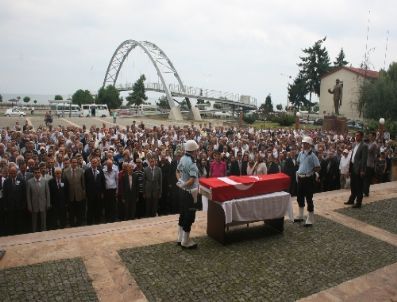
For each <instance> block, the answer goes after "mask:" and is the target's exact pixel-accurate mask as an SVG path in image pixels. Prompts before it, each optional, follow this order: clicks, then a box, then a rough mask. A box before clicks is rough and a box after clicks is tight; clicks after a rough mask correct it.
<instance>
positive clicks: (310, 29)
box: [0, 0, 397, 104]
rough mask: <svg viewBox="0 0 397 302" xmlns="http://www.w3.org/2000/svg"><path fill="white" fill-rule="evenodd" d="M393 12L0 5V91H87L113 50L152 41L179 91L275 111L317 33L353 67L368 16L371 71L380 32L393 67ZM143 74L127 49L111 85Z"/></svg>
mask: <svg viewBox="0 0 397 302" xmlns="http://www.w3.org/2000/svg"><path fill="white" fill-rule="evenodd" d="M368 11H370V14H368ZM396 11H397V2H396V1H393V0H390V1H367V0H364V1H363V0H352V1H340V0H333V1H318V0H317V1H308V0H307V1H304V0H300V1H292V0H290V1H280V0H278V1H275V0H274V1H272V0H269V1H265V0H262V1H260V0H257V1H251V0H244V1H243V0H241V1H240V0H200V1H190V0H175V1H174V0H172V1H171V0H170V1H151V0H142V1H137V0H112V1H100V0H96V1H89V0H85V1H81V0H79V1H76V0H67V1H63V0H52V1H49V0H34V1H33V0H0V39H1V40H0V41H1V42H0V94H5V93H32V94H55V93H57V94H58V93H59V94H63V95H70V94H72V93H73V92H74V91H76V90H77V89H80V88H82V89H89V90H91V91H92V92H94V93H95V92H96V91H97V90H98V88H99V87H100V86H101V85H102V81H103V78H104V76H105V71H106V68H107V66H108V64H109V60H110V58H111V56H112V54H113V52H114V51H115V49H116V48H117V46H118V45H119V44H121V43H122V42H123V41H124V40H127V39H133V40H137V41H142V40H147V41H151V42H153V43H155V44H157V45H158V46H159V47H160V48H161V49H162V50H163V51H164V52H165V53H166V54H167V55H168V57H169V58H170V59H171V61H172V62H173V64H174V66H175V67H176V69H177V71H178V73H179V74H180V76H181V78H182V81H183V82H184V84H186V85H189V86H196V87H203V88H210V89H217V90H222V91H231V92H236V93H240V94H248V95H251V96H254V97H256V98H258V100H259V101H260V102H263V101H264V98H265V97H266V95H267V94H269V93H271V95H272V99H273V104H278V103H282V104H285V103H286V98H287V83H288V81H290V82H292V80H290V79H289V76H292V77H294V76H296V74H297V72H298V68H297V66H296V63H297V62H298V61H299V56H300V55H302V49H303V48H306V47H309V46H311V45H313V44H314V42H315V41H317V40H319V39H321V38H323V37H324V36H327V40H326V42H325V46H326V48H327V49H328V52H329V55H330V58H331V60H332V61H333V60H334V58H335V57H336V55H337V54H338V52H339V50H340V49H341V47H343V49H344V51H345V53H346V59H347V60H348V61H349V62H350V63H351V64H352V65H353V66H356V67H358V66H359V65H360V63H361V62H362V60H363V57H364V52H365V45H366V36H367V25H368V17H369V18H370V30H369V38H368V49H369V50H370V51H369V58H370V63H371V64H372V65H371V67H372V68H373V69H375V70H379V69H380V68H383V66H384V60H385V48H386V37H387V34H386V32H387V31H389V36H388V37H389V42H388V51H387V56H386V67H387V66H388V65H389V64H390V63H391V62H393V61H397V58H396V55H397V41H396V33H397V22H396V21H395V14H396ZM393 20H394V21H393ZM153 70H154V68H153V66H152V65H151V64H150V61H148V59H147V58H146V57H145V56H144V55H143V53H139V51H136V52H135V53H134V52H132V53H131V54H130V56H129V58H128V63H126V66H125V67H123V70H122V74H121V76H120V82H122V83H124V82H126V81H131V82H133V81H136V79H137V77H138V76H139V74H140V73H145V74H147V75H148V78H149V79H148V81H151V82H153V81H154V82H157V81H158V79H157V77H156V76H155V72H154V71H153ZM175 82H176V81H175Z"/></svg>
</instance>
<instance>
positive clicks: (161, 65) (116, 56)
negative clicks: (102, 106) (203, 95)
mask: <svg viewBox="0 0 397 302" xmlns="http://www.w3.org/2000/svg"><path fill="white" fill-rule="evenodd" d="M137 46H138V47H140V48H141V49H142V50H143V51H144V53H145V54H146V55H147V56H148V57H149V59H150V61H151V62H152V64H153V66H154V68H155V69H156V72H157V75H158V77H159V78H160V80H161V83H162V84H163V87H164V90H165V94H166V96H167V100H168V103H169V105H170V108H171V109H172V108H173V107H175V103H174V100H173V98H172V95H171V92H170V90H169V88H168V85H167V84H166V82H165V79H164V76H163V73H173V75H174V77H175V78H176V79H177V81H178V83H179V85H180V87H181V88H182V90H183V91H184V90H185V86H184V85H183V83H182V80H181V78H180V76H179V74H178V72H177V71H176V69H175V67H174V65H173V64H172V62H171V60H170V59H169V58H168V57H167V55H166V54H165V52H164V51H162V50H161V49H160V48H159V47H158V46H157V45H156V44H154V43H151V42H149V41H135V40H126V41H124V42H123V43H121V44H120V45H119V47H117V49H116V50H115V52H114V53H113V56H112V58H111V59H110V62H109V65H108V68H107V70H106V74H105V78H104V80H103V85H102V87H105V86H107V85H113V86H115V85H116V81H117V78H118V76H119V73H120V70H121V67H122V66H123V63H124V61H125V59H126V58H127V57H128V55H129V54H130V52H131V50H133V49H134V48H135V47H137Z"/></svg>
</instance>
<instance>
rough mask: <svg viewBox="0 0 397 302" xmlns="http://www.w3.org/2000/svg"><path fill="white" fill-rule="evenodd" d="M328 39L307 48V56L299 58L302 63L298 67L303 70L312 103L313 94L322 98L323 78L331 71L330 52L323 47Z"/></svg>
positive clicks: (304, 51)
mask: <svg viewBox="0 0 397 302" xmlns="http://www.w3.org/2000/svg"><path fill="white" fill-rule="evenodd" d="M326 38H327V37H324V38H323V39H321V40H318V41H317V42H316V43H314V45H313V46H312V47H309V48H305V49H304V50H303V53H304V54H305V56H303V57H299V58H300V59H301V63H298V66H299V67H300V68H301V70H300V74H301V75H302V77H303V79H304V80H305V84H306V87H307V90H308V93H309V101H310V102H311V100H312V93H315V94H317V95H318V96H320V81H321V77H322V76H323V75H324V74H326V73H327V72H328V71H329V70H330V60H329V56H328V51H327V49H326V48H325V47H323V45H322V44H323V42H324V41H325V40H326Z"/></svg>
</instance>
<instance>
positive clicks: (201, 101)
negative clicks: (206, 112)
mask: <svg viewBox="0 0 397 302" xmlns="http://www.w3.org/2000/svg"><path fill="white" fill-rule="evenodd" d="M197 104H205V100H203V99H197Z"/></svg>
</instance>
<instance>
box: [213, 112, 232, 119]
mask: <svg viewBox="0 0 397 302" xmlns="http://www.w3.org/2000/svg"><path fill="white" fill-rule="evenodd" d="M232 116H233V115H232V113H231V112H228V111H216V112H215V113H214V117H221V118H222V117H232Z"/></svg>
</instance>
